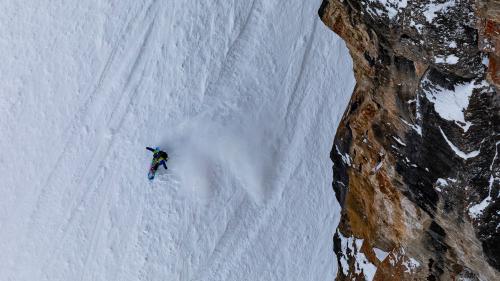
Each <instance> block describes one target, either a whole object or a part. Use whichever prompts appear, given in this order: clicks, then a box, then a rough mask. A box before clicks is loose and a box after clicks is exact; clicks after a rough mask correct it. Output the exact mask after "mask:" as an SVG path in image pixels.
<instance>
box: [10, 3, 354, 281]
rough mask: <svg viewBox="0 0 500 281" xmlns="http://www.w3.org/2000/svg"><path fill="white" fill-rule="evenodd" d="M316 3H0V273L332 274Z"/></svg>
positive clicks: (326, 89)
mask: <svg viewBox="0 0 500 281" xmlns="http://www.w3.org/2000/svg"><path fill="white" fill-rule="evenodd" d="M319 5H320V1H319V0H317V1H299V0H292V1H286V2H283V1H281V2H280V1H273V0H254V1H185V0H181V1H155V0H149V1H147V0H142V1H139V0H136V1H130V0H129V1H118V0H112V1H110V0H108V1H102V0H99V1H98V0H86V1H75V0H71V1H49V0H38V1H33V0H28V1H22V2H20V1H13V0H4V1H1V2H0V8H1V10H2V16H1V17H0V33H1V34H2V36H1V38H0V56H1V59H2V64H0V74H1V77H2V78H1V80H0V83H1V85H0V86H1V88H2V91H1V93H0V95H1V98H0V110H1V112H2V118H1V119H0V131H1V132H2V137H1V138H0V153H1V155H0V162H1V163H0V164H1V166H2V169H1V170H0V186H1V187H2V197H1V198H0V210H1V211H0V229H1V231H0V249H1V250H2V252H1V254H0V280H16V281H19V280H42V281H43V280H51V281H52V280H80V281H81V280H333V279H334V276H335V274H336V270H337V269H336V261H335V257H334V254H333V251H332V234H333V233H334V230H335V228H336V226H337V224H338V219H339V206H338V203H337V202H336V200H335V197H334V193H333V191H332V188H331V179H332V175H331V165H332V164H331V162H330V160H329V151H330V149H331V145H332V140H333V136H334V133H335V128H336V127H337V125H338V122H339V120H340V118H341V116H342V113H343V111H344V109H345V107H346V105H347V102H348V99H349V97H350V94H351V92H352V88H353V86H354V78H353V74H352V65H351V60H350V57H349V55H348V52H347V49H346V48H345V45H344V43H343V42H342V41H341V39H339V38H338V37H337V36H336V35H335V34H334V33H333V32H331V31H330V30H328V29H327V28H326V27H325V26H324V25H323V24H322V23H321V22H320V20H319V18H318V16H317V9H318V8H319ZM147 145H148V146H156V145H158V146H160V147H162V148H164V149H165V150H166V151H167V152H168V153H169V155H170V160H169V162H168V167H169V170H167V171H163V170H160V172H159V175H158V176H157V178H156V179H155V180H154V181H153V182H149V181H148V180H147V177H146V174H147V170H148V166H149V162H150V160H151V153H150V152H148V151H146V150H145V149H144V147H145V146H147Z"/></svg>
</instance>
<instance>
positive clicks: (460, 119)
mask: <svg viewBox="0 0 500 281" xmlns="http://www.w3.org/2000/svg"><path fill="white" fill-rule="evenodd" d="M499 7H500V3H499V1H498V0H490V1H486V0H482V1H473V0H416V1H406V0H401V1H400V0H384V1H382V0H324V1H323V3H322V5H321V8H320V10H319V16H320V17H321V19H322V20H323V22H324V23H325V24H326V25H327V26H329V27H330V28H331V29H332V30H333V31H335V32H336V33H337V34H338V35H340V36H341V37H342V38H343V39H344V40H345V42H346V44H347V47H348V48H349V50H350V53H351V56H352V58H353V63H354V73H355V77H356V81H357V84H356V87H355V89H354V93H353V94H352V98H351V101H350V104H349V106H348V108H347V110H346V112H345V114H344V117H343V119H342V122H341V124H340V126H339V128H338V129H337V134H336V136H335V140H334V145H333V148H332V152H331V158H332V161H333V163H334V165H333V177H334V180H333V188H334V190H335V193H336V196H337V199H338V201H339V202H340V204H341V206H342V217H341V221H340V225H339V229H338V230H337V232H336V234H335V237H334V250H335V252H336V254H337V258H338V264H339V271H338V275H337V280H365V279H367V280H372V279H373V280H500V198H499V196H500V193H499V187H500V165H499V163H500V151H499V150H500V147H499V146H500V96H499V95H498V90H499V86H500V77H499V70H498V67H497V64H498V62H499V57H500V55H499V52H500V35H499V32H500V12H499V11H500V8H499Z"/></svg>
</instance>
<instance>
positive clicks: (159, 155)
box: [146, 147, 168, 180]
mask: <svg viewBox="0 0 500 281" xmlns="http://www.w3.org/2000/svg"><path fill="white" fill-rule="evenodd" d="M146 149H147V150H149V151H151V152H153V160H151V167H150V169H149V173H148V178H149V179H150V180H152V179H154V178H155V173H156V170H158V168H159V167H160V165H163V167H164V168H165V170H167V169H168V168H167V161H168V154H167V153H166V152H165V151H162V150H160V148H159V147H156V148H154V149H153V148H151V147H146Z"/></svg>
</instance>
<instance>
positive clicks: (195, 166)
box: [162, 118, 270, 202]
mask: <svg viewBox="0 0 500 281" xmlns="http://www.w3.org/2000/svg"><path fill="white" fill-rule="evenodd" d="M247 129H248V130H243V129H242V128H236V127H234V126H224V125H220V124H217V123H215V122H213V121H211V120H207V119H205V118H195V119H193V120H190V121H187V122H184V123H182V124H181V125H180V126H179V127H177V128H174V129H173V130H171V132H172V133H171V134H170V133H169V136H167V137H166V138H165V139H164V140H163V141H162V143H163V144H164V146H162V148H164V149H165V150H166V151H167V152H168V153H169V156H170V160H169V161H168V164H169V165H168V167H169V169H170V171H171V173H173V174H174V176H177V177H178V178H179V179H180V181H181V185H182V186H183V187H184V191H185V192H187V193H189V194H191V195H192V196H194V197H196V198H199V199H210V198H211V197H212V196H213V195H214V194H215V193H216V192H217V191H218V189H219V188H220V187H221V186H233V187H236V188H244V189H245V190H246V192H247V193H248V194H249V195H250V196H251V198H252V199H253V200H254V201H256V202H261V201H262V199H263V198H264V197H265V194H264V188H263V186H264V180H263V179H264V169H266V168H267V167H269V166H270V165H269V164H270V163H269V159H268V158H269V157H267V154H266V150H265V149H263V147H264V146H262V145H260V144H259V141H260V140H259V139H258V138H256V137H255V136H256V135H255V134H252V133H251V132H253V133H254V132H255V129H256V128H253V129H252V130H250V129H249V128H247ZM223 170H224V171H225V172H223ZM227 171H229V172H230V173H229V174H228V173H227ZM186 195H187V194H186Z"/></svg>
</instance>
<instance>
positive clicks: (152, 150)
mask: <svg viewBox="0 0 500 281" xmlns="http://www.w3.org/2000/svg"><path fill="white" fill-rule="evenodd" d="M146 149H147V150H149V151H151V152H154V151H155V150H154V149H152V148H151V147H147V146H146Z"/></svg>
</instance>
